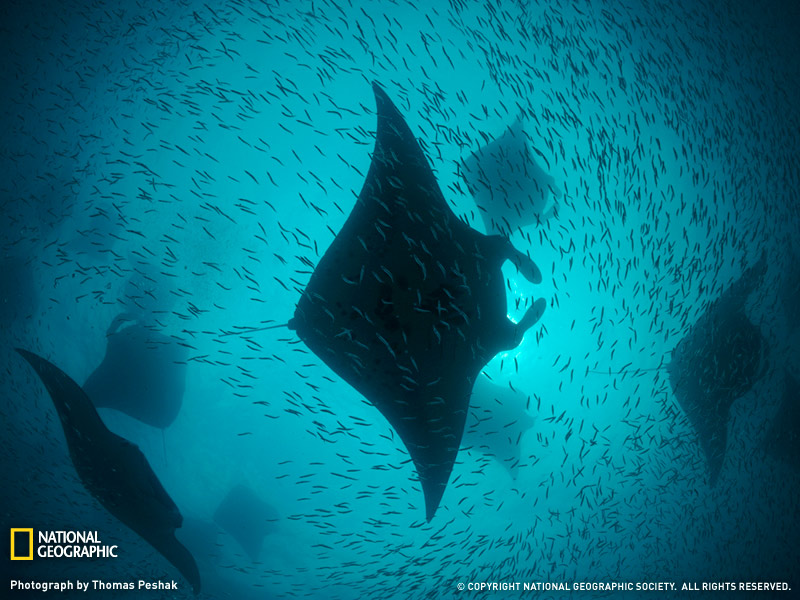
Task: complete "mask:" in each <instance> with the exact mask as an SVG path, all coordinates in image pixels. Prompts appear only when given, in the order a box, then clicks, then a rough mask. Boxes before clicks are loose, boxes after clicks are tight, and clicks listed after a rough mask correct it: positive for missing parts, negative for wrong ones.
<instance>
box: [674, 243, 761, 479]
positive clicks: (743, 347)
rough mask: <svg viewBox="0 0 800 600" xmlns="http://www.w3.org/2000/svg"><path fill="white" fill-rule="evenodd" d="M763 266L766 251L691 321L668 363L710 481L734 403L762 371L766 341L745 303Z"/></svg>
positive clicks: (719, 463) (720, 460)
mask: <svg viewBox="0 0 800 600" xmlns="http://www.w3.org/2000/svg"><path fill="white" fill-rule="evenodd" d="M765 271H766V257H765V256H764V255H762V256H761V259H760V260H759V261H758V263H757V264H755V265H753V266H752V267H750V268H748V269H747V270H746V271H745V272H744V274H743V275H742V276H741V277H740V278H739V279H738V280H737V281H735V282H734V283H733V284H732V285H731V286H730V288H728V290H727V291H725V292H724V293H723V294H722V296H721V297H720V298H718V299H717V300H716V301H715V302H714V303H712V304H711V306H710V307H709V308H708V310H707V311H706V312H705V313H704V314H703V315H702V316H701V317H700V319H699V320H698V321H697V323H695V324H694V325H693V326H692V327H691V329H690V330H689V332H688V333H687V334H686V336H685V337H684V338H683V339H682V340H681V341H680V343H679V344H678V345H677V346H676V347H675V349H674V350H673V352H672V360H671V362H670V364H669V366H668V373H669V381H670V384H671V386H672V390H673V392H674V393H675V397H676V398H677V400H678V403H679V404H680V405H681V407H682V408H683V410H684V411H685V412H686V415H687V417H688V418H689V421H690V422H691V424H692V426H693V427H694V430H695V431H696V433H697V436H698V438H699V440H700V445H701V447H702V449H703V452H704V454H705V457H706V461H707V463H708V472H709V478H710V483H711V485H714V484H715V483H716V481H717V478H718V477H719V473H720V470H721V468H722V463H723V461H724V458H725V449H726V447H727V439H728V416H729V413H730V408H731V405H732V404H733V402H734V401H735V400H736V399H737V398H740V397H741V396H743V395H744V394H746V393H747V392H748V391H750V390H751V389H752V387H753V385H754V384H755V383H756V381H757V380H758V379H759V378H760V377H761V375H763V372H764V365H765V363H766V355H767V345H766V341H765V340H764V337H763V336H762V334H761V330H760V329H759V328H758V327H757V326H756V325H754V324H753V323H752V322H751V321H750V319H749V318H748V317H747V315H746V314H745V312H744V309H745V303H746V302H747V299H748V297H749V295H750V294H751V293H752V291H753V290H754V289H755V288H756V286H758V284H759V283H760V282H761V279H762V278H763V276H764V272H765Z"/></svg>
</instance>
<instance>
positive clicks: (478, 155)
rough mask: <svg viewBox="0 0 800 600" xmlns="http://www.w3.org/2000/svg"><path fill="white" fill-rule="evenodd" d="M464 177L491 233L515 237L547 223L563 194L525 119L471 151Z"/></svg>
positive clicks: (462, 173) (464, 163)
mask: <svg viewBox="0 0 800 600" xmlns="http://www.w3.org/2000/svg"><path fill="white" fill-rule="evenodd" d="M537 152H538V151H537ZM542 159H544V157H543V156H542ZM548 168H549V167H548ZM461 175H462V177H463V178H464V181H465V182H466V184H467V188H468V189H469V191H470V193H471V194H472V197H473V198H474V199H475V204H476V205H477V206H478V211H479V213H480V215H481V217H482V219H483V224H484V226H485V227H486V231H487V232H489V233H501V234H504V235H507V236H510V235H511V234H512V233H513V232H514V231H515V230H516V229H517V228H519V227H524V226H526V225H532V224H534V223H536V224H539V223H542V222H544V221H546V220H547V219H549V218H550V217H552V216H553V215H554V214H555V211H556V198H557V197H559V196H560V195H561V192H560V191H559V189H558V188H557V187H556V182H555V179H554V178H553V177H552V176H551V175H548V174H547V173H546V172H545V171H544V170H543V169H542V168H541V167H540V166H539V164H538V163H537V162H536V159H535V158H534V156H533V153H532V152H531V144H530V141H529V140H528V135H527V133H526V132H525V128H524V127H523V123H522V120H521V119H519V118H518V119H517V120H515V121H514V122H513V123H512V124H511V125H510V126H509V127H508V129H506V130H505V132H504V133H503V134H502V135H501V136H500V137H498V138H497V139H496V140H494V141H492V142H489V143H488V144H486V145H485V146H481V147H480V148H478V149H477V150H476V151H475V152H473V153H472V154H470V155H469V156H468V157H467V158H466V159H465V160H464V162H463V165H462V169H461Z"/></svg>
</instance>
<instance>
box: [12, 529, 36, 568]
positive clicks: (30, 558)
mask: <svg viewBox="0 0 800 600" xmlns="http://www.w3.org/2000/svg"><path fill="white" fill-rule="evenodd" d="M20 532H24V533H27V534H28V539H29V540H30V543H29V544H28V548H29V549H30V554H29V555H28V556H16V555H15V554H14V536H15V535H16V534H17V533H20ZM11 560H33V528H32V527H12V528H11Z"/></svg>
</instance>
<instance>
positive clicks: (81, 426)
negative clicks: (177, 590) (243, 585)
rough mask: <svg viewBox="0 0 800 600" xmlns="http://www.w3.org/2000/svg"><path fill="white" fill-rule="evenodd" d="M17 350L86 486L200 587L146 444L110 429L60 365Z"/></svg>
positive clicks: (176, 516)
mask: <svg viewBox="0 0 800 600" xmlns="http://www.w3.org/2000/svg"><path fill="white" fill-rule="evenodd" d="M17 352H19V353H20V354H21V355H22V357H23V358H24V359H25V360H27V361H28V362H29V363H30V365H31V366H32V367H33V368H34V370H35V371H36V373H37V374H38V375H39V377H40V378H41V380H42V383H44V386H45V388H47V391H48V393H49V394H50V398H52V400H53V404H54V405H55V407H56V411H57V412H58V416H59V419H60V420H61V426H62V428H63V429H64V437H65V438H66V440H67V447H68V449H69V454H70V458H71V459H72V464H73V465H74V466H75V470H76V471H77V473H78V477H80V480H81V482H83V485H84V487H85V488H86V489H87V490H88V491H89V493H90V494H92V496H94V497H95V498H96V499H97V501H98V502H100V504H102V505H103V507H104V508H105V509H106V510H107V511H108V512H110V513H111V514H112V515H114V516H115V517H116V518H117V519H119V520H120V521H122V522H123V523H124V524H125V525H127V526H128V527H130V528H131V529H132V530H133V531H135V532H136V533H137V534H139V535H140V536H141V537H142V538H143V539H144V540H145V541H147V542H148V543H149V544H150V545H151V546H152V547H153V548H155V549H156V550H158V552H159V553H161V555H162V556H164V558H166V559H167V560H168V561H169V562H171V563H172V564H173V565H174V566H175V567H176V568H177V569H178V571H180V572H181V574H182V575H183V576H184V577H185V578H186V579H187V580H188V581H189V583H190V584H191V585H192V588H193V589H194V592H195V593H198V592H199V591H200V574H199V572H198V570H197V565H196V564H195V561H194V558H192V555H191V554H190V553H189V551H188V550H187V549H186V548H185V547H184V546H183V545H182V544H181V543H180V542H179V541H178V540H177V539H176V538H175V530H176V529H177V528H179V527H180V526H181V523H182V522H183V517H181V513H180V511H179V510H178V507H177V506H175V503H174V502H173V501H172V498H170V497H169V495H168V494H167V492H166V490H164V487H163V486H162V485H161V482H160V481H159V480H158V478H157V477H156V474H155V473H153V469H152V468H150V464H149V463H148V462H147V459H146V458H145V457H144V454H142V452H141V450H139V448H138V447H137V446H136V445H135V444H132V443H131V442H129V441H128V440H126V439H125V438H123V437H120V436H118V435H116V434H115V433H113V432H111V431H109V429H108V428H107V427H106V426H105V425H104V424H103V421H102V419H100V416H99V415H98V414H97V410H96V409H95V407H94V405H93V404H92V402H91V400H89V398H88V396H87V395H86V394H85V393H84V391H83V390H82V389H81V388H80V386H79V385H78V384H77V383H75V382H74V381H73V380H72V379H70V377H69V376H68V375H66V374H65V373H64V372H63V371H61V370H60V369H59V368H58V367H56V366H55V365H53V364H51V363H50V362H48V361H46V360H45V359H43V358H42V357H40V356H37V355H36V354H34V353H32V352H27V351H26V350H19V349H18V350H17Z"/></svg>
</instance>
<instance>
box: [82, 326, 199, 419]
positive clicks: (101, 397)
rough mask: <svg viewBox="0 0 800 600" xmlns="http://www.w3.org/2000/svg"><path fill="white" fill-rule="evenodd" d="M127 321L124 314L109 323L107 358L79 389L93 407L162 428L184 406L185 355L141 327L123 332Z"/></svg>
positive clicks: (175, 345)
mask: <svg viewBox="0 0 800 600" xmlns="http://www.w3.org/2000/svg"><path fill="white" fill-rule="evenodd" d="M134 318H135V317H134ZM130 319H131V317H130V316H129V315H128V314H127V313H125V314H122V315H119V316H118V317H117V318H116V319H114V321H113V322H112V323H111V326H110V327H109V328H108V332H107V333H106V336H107V339H108V342H107V345H106V355H105V357H104V358H103V362H101V363H100V366H98V367H97V369H95V371H94V372H93V373H92V374H91V375H89V378H88V379H87V380H86V383H84V384H83V390H84V391H85V392H86V395H87V396H89V398H91V400H92V402H94V405H95V406H96V407H100V408H113V409H116V410H118V411H120V412H123V413H125V414H126V415H128V416H130V417H133V418H134V419H138V420H139V421H141V422H142V423H146V424H147V425H151V426H153V427H158V428H159V429H165V428H166V427H169V426H170V425H171V424H172V422H173V421H174V420H175V418H176V417H177V416H178V412H179V411H180V408H181V404H182V403H183V394H184V390H185V388H186V358H187V356H188V350H187V349H186V348H185V347H183V346H181V345H179V344H178V343H177V342H176V341H175V340H173V339H171V338H169V337H167V336H165V335H163V334H161V333H158V332H155V331H152V330H151V329H150V328H148V327H147V326H146V325H143V324H141V323H139V322H134V323H132V324H129V325H127V326H125V327H122V325H123V323H125V322H126V321H129V320H130Z"/></svg>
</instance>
